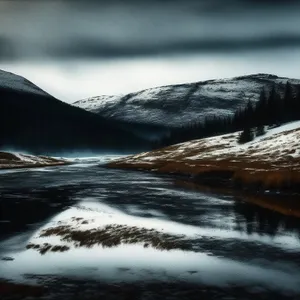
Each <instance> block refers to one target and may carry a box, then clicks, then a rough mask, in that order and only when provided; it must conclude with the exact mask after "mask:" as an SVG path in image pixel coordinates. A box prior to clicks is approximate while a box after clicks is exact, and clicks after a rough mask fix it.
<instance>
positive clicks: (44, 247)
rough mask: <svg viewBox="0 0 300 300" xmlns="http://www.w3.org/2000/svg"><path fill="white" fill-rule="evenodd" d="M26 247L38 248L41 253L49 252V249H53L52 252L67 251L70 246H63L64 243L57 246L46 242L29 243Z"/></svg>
mask: <svg viewBox="0 0 300 300" xmlns="http://www.w3.org/2000/svg"><path fill="white" fill-rule="evenodd" d="M26 249H35V250H38V251H39V252H40V254H42V255H43V254H45V253H47V252H48V251H51V252H65V251H68V250H69V249H70V248H69V247H68V246H62V245H55V246H52V245H50V244H48V243H44V244H42V245H39V244H28V245H27V246H26Z"/></svg>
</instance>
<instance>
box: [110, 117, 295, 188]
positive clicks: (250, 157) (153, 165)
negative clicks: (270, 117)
mask: <svg viewBox="0 0 300 300" xmlns="http://www.w3.org/2000/svg"><path fill="white" fill-rule="evenodd" d="M239 134H240V132H235V133H231V134H226V135H221V136H215V137H210V138H205V139H200V140H193V141H189V142H185V143H181V144H177V145H173V146H169V147H166V148H163V149H158V150H155V151H151V152H145V153H141V154H138V155H134V156H129V157H126V158H122V159H120V160H117V161H115V162H112V163H110V164H109V166H111V167H119V168H128V169H142V170H149V171H154V172H159V173H177V174H184V175H197V176H198V175H201V174H207V173H211V172H216V171H217V172H227V173H226V174H229V175H228V176H229V177H230V179H231V178H233V179H234V180H240V181H242V182H243V183H247V184H255V185H257V186H264V187H265V188H277V187H279V188H282V187H284V188H289V187H291V186H293V188H295V186H296V187H297V188H299V186H300V148H299V140H300V121H297V122H291V123H288V124H285V125H283V126H280V127H277V128H273V129H270V130H268V131H267V133H266V134H265V135H263V136H259V137H256V138H255V139H254V140H253V141H251V142H249V143H246V144H242V145H241V144H239V143H238V137H239ZM212 178H213V177H212ZM216 181H217V179H216Z"/></svg>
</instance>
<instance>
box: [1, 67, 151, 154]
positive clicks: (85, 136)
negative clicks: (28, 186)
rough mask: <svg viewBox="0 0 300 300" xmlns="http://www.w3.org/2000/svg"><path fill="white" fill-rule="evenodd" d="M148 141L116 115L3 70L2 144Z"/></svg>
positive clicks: (130, 145)
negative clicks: (107, 114) (68, 99)
mask: <svg viewBox="0 0 300 300" xmlns="http://www.w3.org/2000/svg"><path fill="white" fill-rule="evenodd" d="M149 147H150V145H149V142H147V141H145V140H144V139H142V138H140V137H138V136H137V135H135V134H133V133H132V132H130V130H128V129H126V125H125V124H122V123H120V122H118V121H115V120H112V121H110V120H106V119H105V118H103V117H100V116H97V115H95V114H93V113H90V112H87V111H85V110H83V109H80V108H77V107H74V106H72V105H69V104H66V103H64V102H62V101H59V100H58V99H56V98H54V97H52V96H51V95H49V94H47V93H46V92H44V91H43V90H41V89H40V88H39V87H37V86H36V85H34V84H33V83H32V82H30V81H28V80H26V79H25V78H23V77H20V76H17V75H15V74H12V73H8V72H5V71H1V70H0V148H1V149H14V150H20V151H21V150H22V151H29V152H32V153H35V154H41V153H43V154H58V153H67V152H69V151H74V152H79V151H89V152H99V151H116V150H117V151H136V150H142V149H146V148H148V149H149Z"/></svg>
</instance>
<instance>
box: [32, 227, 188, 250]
mask: <svg viewBox="0 0 300 300" xmlns="http://www.w3.org/2000/svg"><path fill="white" fill-rule="evenodd" d="M53 235H54V236H60V239H61V241H63V242H73V243H75V246H76V247H83V246H84V247H92V246H94V245H101V246H103V247H109V248H110V247H116V246H119V245H121V244H138V243H141V244H143V246H144V247H145V248H147V247H150V246H151V247H153V248H156V249H159V250H171V249H181V250H189V248H190V246H189V245H188V243H187V242H186V241H185V240H184V239H183V236H175V235H170V234H166V233H161V232H159V231H156V230H154V229H146V228H138V227H136V226H132V227H130V226H126V225H116V224H114V225H107V226H105V227H104V228H102V229H91V230H75V229H73V228H72V227H71V226H56V227H51V228H48V229H45V230H43V231H42V232H41V234H40V237H49V236H53ZM58 247H59V246H51V245H49V244H47V243H45V244H43V246H39V245H35V244H29V245H27V249H37V250H38V251H39V252H40V253H41V254H45V253H46V252H47V251H67V250H68V249H66V248H63V249H62V248H58Z"/></svg>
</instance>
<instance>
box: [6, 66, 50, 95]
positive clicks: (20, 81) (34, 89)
mask: <svg viewBox="0 0 300 300" xmlns="http://www.w3.org/2000/svg"><path fill="white" fill-rule="evenodd" d="M0 88H1V89H9V90H14V91H19V92H23V93H31V94H36V95H40V96H47V97H50V95H49V94H47V93H46V92H45V91H43V90H42V89H40V88H39V87H38V86H36V85H35V84H33V83H32V82H30V81H29V80H27V79H25V78H24V77H21V76H19V75H16V74H13V73H9V72H6V71H3V70H0Z"/></svg>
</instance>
